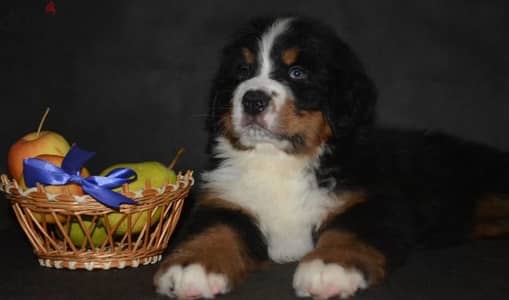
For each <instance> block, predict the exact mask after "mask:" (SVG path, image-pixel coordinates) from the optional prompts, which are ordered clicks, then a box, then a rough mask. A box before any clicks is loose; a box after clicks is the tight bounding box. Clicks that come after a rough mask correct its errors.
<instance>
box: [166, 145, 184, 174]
mask: <svg viewBox="0 0 509 300" xmlns="http://www.w3.org/2000/svg"><path fill="white" fill-rule="evenodd" d="M184 152H185V150H184V148H180V149H179V150H178V151H177V154H175V158H174V159H173V160H172V161H171V163H170V165H168V169H170V170H173V168H174V167H175V165H176V164H177V161H178V160H179V159H180V157H181V156H182V154H184Z"/></svg>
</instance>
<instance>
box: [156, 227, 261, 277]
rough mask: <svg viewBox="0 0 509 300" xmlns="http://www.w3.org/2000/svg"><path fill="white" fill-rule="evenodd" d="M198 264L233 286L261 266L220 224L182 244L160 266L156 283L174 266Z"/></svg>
mask: <svg viewBox="0 0 509 300" xmlns="http://www.w3.org/2000/svg"><path fill="white" fill-rule="evenodd" d="M195 263H197V264H200V265H202V266H203V267H204V268H205V270H206V271H207V272H214V273H219V274H224V275H225V276H227V277H228V280H229V281H230V283H231V284H232V286H231V287H233V286H235V285H236V284H238V283H239V282H240V281H241V280H242V279H243V278H244V277H245V276H246V275H247V274H248V272H250V271H253V270H256V269H258V268H260V267H261V266H262V265H261V263H260V262H256V261H254V260H252V259H250V258H249V255H248V254H247V251H246V249H244V246H243V244H242V242H241V241H240V240H239V237H238V236H237V233H236V232H235V231H234V230H232V229H230V228H229V227H228V226H225V225H218V226H214V227H211V228H210V229H208V230H206V231H205V232H203V233H201V234H199V235H197V236H195V237H193V238H192V239H190V240H188V241H186V242H184V243H182V244H180V245H179V246H178V247H177V248H176V249H175V250H174V251H173V252H171V253H170V254H169V255H168V256H167V257H166V259H165V260H164V261H163V262H162V263H161V267H160V268H159V271H158V273H157V274H156V276H155V281H156V282H157V280H158V278H159V277H160V276H162V274H163V273H164V272H165V271H166V270H168V269H169V268H170V267H171V266H173V265H183V266H185V265H189V264H195Z"/></svg>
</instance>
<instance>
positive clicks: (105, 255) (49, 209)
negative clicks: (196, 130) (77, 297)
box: [0, 171, 194, 270]
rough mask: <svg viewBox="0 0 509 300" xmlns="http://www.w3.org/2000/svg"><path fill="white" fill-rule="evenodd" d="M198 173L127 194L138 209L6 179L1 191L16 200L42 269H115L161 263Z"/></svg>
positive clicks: (125, 190)
mask: <svg viewBox="0 0 509 300" xmlns="http://www.w3.org/2000/svg"><path fill="white" fill-rule="evenodd" d="M193 184H194V179H193V174H192V172H191V171H188V172H187V173H185V174H184V175H182V174H179V175H178V176H177V183H176V184H175V185H172V184H168V185H166V186H163V187H162V188H159V189H155V188H151V187H150V182H147V183H146V186H145V189H144V190H142V191H137V192H136V193H133V192H130V191H129V190H128V186H127V185H124V186H123V187H122V193H123V194H124V195H126V196H128V197H130V198H133V199H134V200H136V201H137V202H138V205H125V204H122V205H121V207H120V210H119V211H115V210H113V209H110V208H108V207H106V206H104V205H102V204H101V203H99V202H97V201H96V200H95V199H93V198H92V197H90V196H88V195H84V196H73V195H70V194H58V195H55V194H50V193H47V192H46V191H45V189H44V187H43V186H41V185H38V186H37V187H34V188H30V189H26V190H24V189H22V188H20V187H19V185H18V183H17V182H16V181H15V180H12V181H11V180H9V179H8V177H7V176H6V175H2V176H1V183H0V190H2V191H3V192H4V193H5V195H6V197H7V199H9V200H10V203H11V206H12V208H13V210H14V213H15V215H16V217H17V219H18V221H19V224H20V225H21V227H22V228H23V231H24V232H25V233H26V236H27V237H28V239H29V241H30V243H31V244H32V246H33V248H34V252H35V254H36V256H37V257H38V258H39V263H40V265H41V266H44V267H50V268H57V269H60V268H66V269H72V270H74V269H86V270H94V269H110V268H120V269H122V268H125V267H138V266H140V265H147V264H155V263H157V262H159V261H160V260H161V257H162V252H163V251H164V250H165V249H166V247H167V245H168V241H169V238H170V236H171V234H172V232H173V230H174V229H175V226H176V224H177V222H178V219H179V217H180V213H181V211H182V206H183V202H184V200H185V198H186V197H187V195H188V193H189V190H190V188H191V186H192V185H193Z"/></svg>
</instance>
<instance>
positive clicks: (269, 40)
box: [232, 19, 293, 148]
mask: <svg viewBox="0 0 509 300" xmlns="http://www.w3.org/2000/svg"><path fill="white" fill-rule="evenodd" d="M290 21H291V19H278V20H276V21H275V22H274V23H272V25H270V26H269V27H268V28H267V30H266V31H265V32H264V33H263V34H262V35H261V37H260V39H259V42H258V54H257V57H258V62H259V69H258V70H257V72H256V75H255V76H254V77H252V78H250V79H248V80H246V81H243V82H241V83H240V84H239V85H238V86H237V88H236V89H235V91H234V92H233V99H232V103H233V110H232V123H233V131H234V133H235V134H236V135H237V136H238V137H239V138H240V142H241V143H242V144H244V145H246V146H252V145H254V144H257V143H259V142H260V141H261V140H260V137H259V136H258V135H257V131H256V130H251V131H250V130H249V127H245V126H244V125H243V119H244V118H245V115H244V111H243V110H244V108H243V105H242V99H243V97H244V95H245V94H246V93H247V92H248V91H263V92H264V93H266V94H267V95H269V96H270V101H271V102H270V104H269V105H268V107H267V108H266V109H265V111H264V112H263V113H262V114H260V115H259V116H258V117H259V118H262V119H263V123H264V124H265V126H264V127H265V129H266V130H268V131H270V132H273V133H274V131H277V128H278V117H279V112H280V111H281V108H282V107H283V105H284V104H285V102H286V101H287V100H288V99H293V94H292V91H291V90H290V89H289V88H288V87H287V86H285V85H284V84H283V83H281V82H279V81H277V80H275V79H273V78H270V73H271V72H272V71H273V68H274V66H273V62H272V60H271V57H270V53H271V51H272V49H273V48H274V44H275V42H276V40H277V39H278V37H279V36H281V35H282V34H284V33H285V31H287V30H288V27H289V24H290ZM262 140H263V141H266V140H267V138H266V136H265V137H264V138H263V139H262ZM270 141H271V142H273V143H276V144H278V145H279V146H280V147H281V148H286V147H287V144H288V142H287V141H278V140H275V139H273V138H272V139H270ZM280 144H281V145H280Z"/></svg>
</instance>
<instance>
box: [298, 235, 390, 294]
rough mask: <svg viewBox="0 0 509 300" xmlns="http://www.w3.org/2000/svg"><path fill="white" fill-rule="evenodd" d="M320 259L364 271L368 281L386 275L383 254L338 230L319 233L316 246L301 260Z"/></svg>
mask: <svg viewBox="0 0 509 300" xmlns="http://www.w3.org/2000/svg"><path fill="white" fill-rule="evenodd" d="M314 259H321V260H323V261H324V262H325V263H336V264H339V265H341V266H342V267H344V268H356V269H358V270H359V271H362V272H365V274H366V276H367V278H366V279H367V280H368V282H369V283H371V284H374V283H378V282H380V281H382V280H383V278H384V277H385V275H386V269H385V265H386V261H385V256H384V255H383V254H382V253H380V252H379V251H378V250H376V249H375V248H373V247H371V246H369V245H367V244H366V243H364V242H362V241H361V240H359V239H358V238H357V237H355V235H353V234H351V233H348V232H342V231H339V230H327V231H325V232H323V233H322V234H321V235H320V238H319V240H318V243H317V245H316V248H315V249H314V250H313V251H311V252H310V253H309V254H307V255H306V256H305V257H304V258H303V259H302V261H303V262H305V261H311V260H314Z"/></svg>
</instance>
